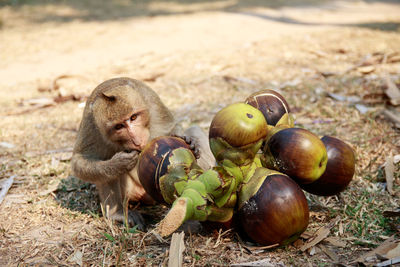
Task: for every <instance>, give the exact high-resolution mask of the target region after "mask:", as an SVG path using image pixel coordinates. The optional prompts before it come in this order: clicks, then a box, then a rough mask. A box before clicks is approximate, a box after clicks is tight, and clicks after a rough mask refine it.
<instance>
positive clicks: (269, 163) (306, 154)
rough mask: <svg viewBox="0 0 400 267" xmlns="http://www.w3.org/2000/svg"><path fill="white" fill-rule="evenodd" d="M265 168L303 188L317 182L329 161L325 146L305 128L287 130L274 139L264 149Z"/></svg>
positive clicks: (278, 133) (279, 132) (272, 137)
mask: <svg viewBox="0 0 400 267" xmlns="http://www.w3.org/2000/svg"><path fill="white" fill-rule="evenodd" d="M264 156H265V165H266V167H267V168H271V169H275V170H278V171H280V172H282V173H284V174H286V175H288V176H290V177H291V178H293V179H294V180H296V182H298V183H300V184H309V183H312V182H314V181H316V180H317V179H318V178H319V177H320V176H321V175H322V174H323V173H324V171H325V168H326V163H327V160H328V156H327V152H326V148H325V145H324V143H323V142H322V141H321V140H320V139H319V138H318V136H316V135H315V134H313V133H311V132H310V131H307V130H305V129H302V128H287V129H283V130H281V131H278V132H277V133H275V134H274V135H272V136H271V137H270V138H269V140H268V141H267V143H266V145H265V147H264Z"/></svg>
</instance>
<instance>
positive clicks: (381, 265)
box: [376, 257, 400, 267]
mask: <svg viewBox="0 0 400 267" xmlns="http://www.w3.org/2000/svg"><path fill="white" fill-rule="evenodd" d="M396 263H400V257H396V258H393V259H390V260H387V261H384V262H381V263H378V264H377V265H376V266H377V267H385V266H392V265H393V264H396Z"/></svg>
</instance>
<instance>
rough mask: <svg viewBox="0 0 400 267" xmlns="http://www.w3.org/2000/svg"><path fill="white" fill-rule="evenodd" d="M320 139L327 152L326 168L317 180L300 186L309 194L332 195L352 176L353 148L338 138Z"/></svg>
mask: <svg viewBox="0 0 400 267" xmlns="http://www.w3.org/2000/svg"><path fill="white" fill-rule="evenodd" d="M321 140H322V142H323V143H324V145H325V147H326V150H327V152H328V163H327V165H326V170H325V172H324V173H323V174H322V176H321V177H320V178H319V179H318V180H317V181H315V182H313V183H311V184H306V185H301V187H302V188H303V189H304V190H306V191H307V192H309V193H311V194H315V195H320V196H333V195H336V194H338V193H340V192H341V191H343V190H344V189H345V188H346V187H347V185H348V184H349V183H350V181H351V179H352V178H353V175H354V170H355V156H354V152H353V149H352V148H351V147H350V146H349V145H348V144H346V143H345V142H343V141H342V140H340V139H337V138H335V137H331V136H324V137H322V138H321Z"/></svg>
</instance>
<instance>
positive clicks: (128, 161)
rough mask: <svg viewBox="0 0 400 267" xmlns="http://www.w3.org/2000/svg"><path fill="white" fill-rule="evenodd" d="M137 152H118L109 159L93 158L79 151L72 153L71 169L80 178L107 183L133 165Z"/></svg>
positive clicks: (136, 158) (135, 161) (130, 168)
mask: <svg viewBox="0 0 400 267" xmlns="http://www.w3.org/2000/svg"><path fill="white" fill-rule="evenodd" d="M137 160H138V152H137V151H132V152H129V153H127V152H118V153H116V154H115V155H114V156H113V157H112V158H111V159H109V160H98V159H93V158H91V157H90V156H86V155H84V154H81V153H76V154H74V155H73V157H72V160H71V163H72V171H73V173H74V175H76V176H77V177H79V178H80V179H82V180H85V181H88V182H91V183H95V184H103V183H109V182H111V181H113V180H115V179H117V178H119V177H121V175H124V174H126V173H127V172H128V171H130V170H132V169H133V167H135V165H136V163H137Z"/></svg>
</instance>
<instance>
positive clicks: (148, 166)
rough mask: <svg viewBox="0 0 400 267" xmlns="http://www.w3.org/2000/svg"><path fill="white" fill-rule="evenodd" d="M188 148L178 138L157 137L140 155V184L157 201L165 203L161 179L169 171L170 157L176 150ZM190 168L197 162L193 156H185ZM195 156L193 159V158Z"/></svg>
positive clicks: (188, 147)
mask: <svg viewBox="0 0 400 267" xmlns="http://www.w3.org/2000/svg"><path fill="white" fill-rule="evenodd" d="M177 148H186V149H190V146H189V145H188V144H187V143H186V142H185V141H184V140H182V139H181V138H178V137H171V136H169V137H165V136H163V137H157V138H154V139H153V140H152V141H151V142H150V143H149V144H147V146H146V147H145V148H144V149H143V151H142V153H141V154H140V160H139V166H138V176H139V180H140V183H141V184H142V185H143V188H144V189H145V190H146V192H147V193H148V194H149V195H150V196H151V197H152V198H153V199H154V200H156V201H158V202H160V203H165V199H164V198H163V196H162V193H161V190H160V178H161V177H162V176H163V175H164V174H165V173H166V172H167V171H168V166H169V165H170V163H171V162H170V155H171V152H172V151H173V150H174V149H177ZM185 156H186V157H187V158H186V159H183V160H186V161H187V164H186V165H188V166H190V165H191V164H193V163H194V162H195V158H194V156H193V155H190V154H187V155H185ZM192 156H193V157H192Z"/></svg>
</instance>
